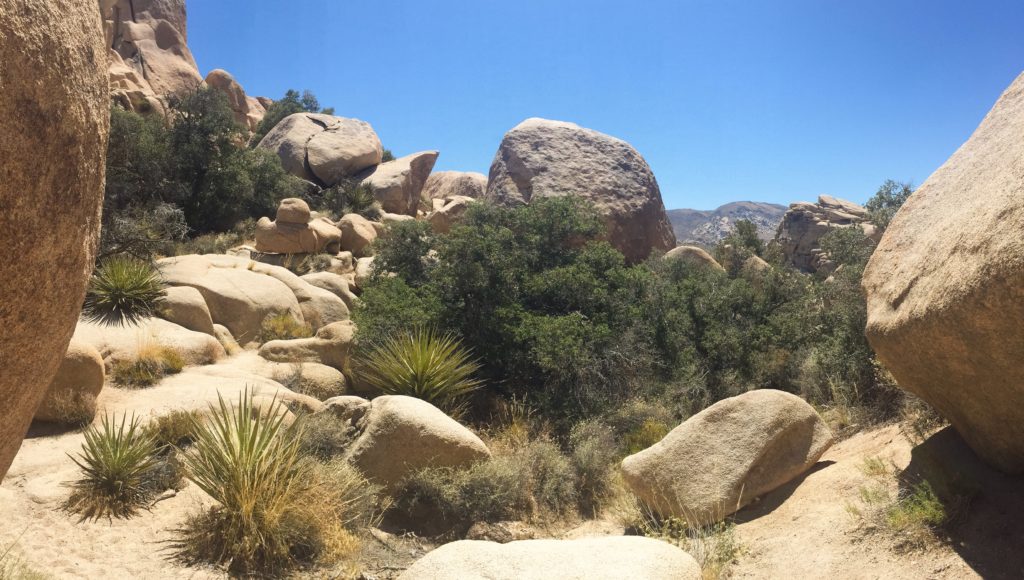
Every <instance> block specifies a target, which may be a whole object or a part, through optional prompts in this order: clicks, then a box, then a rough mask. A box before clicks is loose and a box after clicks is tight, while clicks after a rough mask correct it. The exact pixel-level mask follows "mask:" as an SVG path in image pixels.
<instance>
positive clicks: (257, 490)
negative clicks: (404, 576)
mask: <svg viewBox="0 0 1024 580" xmlns="http://www.w3.org/2000/svg"><path fill="white" fill-rule="evenodd" d="M285 416H286V415H285V409H284V407H283V405H281V404H280V403H274V404H272V405H271V406H270V407H269V408H268V409H267V410H266V412H258V411H257V410H256V409H254V407H253V403H252V398H251V396H250V395H249V394H248V393H243V394H242V395H240V397H239V401H238V404H237V405H236V406H235V407H234V408H232V406H231V405H229V404H228V403H227V402H225V401H224V400H223V399H220V402H219V406H218V407H217V408H211V410H210V418H209V420H208V421H207V422H206V423H204V424H196V426H195V432H196V442H195V444H194V445H193V448H192V452H190V453H189V454H187V455H186V456H185V463H186V466H187V468H188V472H189V478H190V479H191V480H192V481H193V482H194V483H195V484H196V485H197V486H198V487H199V488H200V489H202V490H203V491H204V492H206V493H207V494H209V495H210V497H212V498H213V499H214V500H215V501H216V502H217V504H218V505H217V506H216V507H214V508H212V509H211V510H209V511H208V512H205V513H203V514H200V515H198V516H196V517H193V518H191V519H189V520H188V522H187V523H186V524H185V527H184V528H183V529H182V530H181V531H180V537H179V539H178V542H177V547H178V549H179V553H180V554H181V555H182V557H184V558H186V559H188V560H190V561H196V562H208V563H214V564H224V565H227V567H228V569H229V570H230V571H231V572H232V573H234V574H241V575H253V574H271V575H280V574H283V573H285V572H286V571H287V570H289V569H291V568H293V567H295V566H297V565H299V564H301V563H305V562H319V563H337V562H339V561H343V560H345V559H347V558H349V557H351V555H352V554H353V553H354V551H355V550H356V549H357V547H358V541H357V540H356V539H355V537H354V536H353V535H352V534H351V533H350V532H349V531H348V530H347V529H346V527H345V525H346V522H347V521H348V520H347V517H348V516H346V514H345V510H346V508H347V506H348V504H347V502H346V499H345V498H346V496H348V494H350V493H351V491H352V490H351V489H348V488H346V489H341V488H339V487H338V483H339V481H340V480H339V478H337V477H334V476H333V475H332V474H331V473H330V472H329V471H328V470H326V468H324V467H323V466H321V465H320V464H317V463H315V462H311V461H309V460H306V459H303V458H302V456H301V453H300V449H301V423H300V422H295V423H292V424H291V425H286V424H285Z"/></svg>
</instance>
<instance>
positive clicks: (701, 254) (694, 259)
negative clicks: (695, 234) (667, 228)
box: [664, 246, 725, 272]
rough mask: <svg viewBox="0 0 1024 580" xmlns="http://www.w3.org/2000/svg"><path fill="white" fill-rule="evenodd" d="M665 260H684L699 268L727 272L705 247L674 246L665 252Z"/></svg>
mask: <svg viewBox="0 0 1024 580" xmlns="http://www.w3.org/2000/svg"><path fill="white" fill-rule="evenodd" d="M664 259H665V260H682V261H684V262H686V263H687V264H690V265H691V266H695V267H697V268H709V269H711V270H717V271H719V272H725V268H723V267H722V265H721V264H719V263H718V261H717V260H715V259H714V258H712V257H711V254H709V253H707V251H705V250H704V249H703V248H698V247H697V246H679V247H676V248H672V249H671V250H669V251H668V252H666V253H665V256H664Z"/></svg>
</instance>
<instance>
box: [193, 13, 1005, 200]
mask: <svg viewBox="0 0 1024 580" xmlns="http://www.w3.org/2000/svg"><path fill="white" fill-rule="evenodd" d="M188 9H189V44H190V46H191V47H192V50H193V52H194V53H195V56H196V60H197V61H198V63H199V67H200V69H201V72H202V73H203V74H204V75H205V74H206V73H207V72H209V71H210V70H212V69H214V68H224V69H226V70H228V71H230V72H231V73H232V74H234V75H235V77H236V78H237V79H238V80H239V82H241V83H242V85H243V86H244V87H245V88H246V90H247V92H248V93H249V94H251V95H265V96H270V97H273V98H279V97H280V96H281V95H282V94H283V93H284V91H285V90H286V89H288V88H296V89H311V90H313V91H314V92H315V93H316V94H317V96H318V97H319V98H320V101H321V103H322V104H324V105H325V106H334V107H336V109H337V114H339V115H342V116H348V117H357V118H360V119H363V120H366V121H369V122H370V123H371V124H372V125H373V126H374V128H375V129H376V130H377V133H378V134H379V135H380V136H381V139H382V140H383V141H384V144H385V146H386V147H388V148H390V149H392V150H393V151H394V152H395V154H396V155H402V154H406V153H412V152H414V151H420V150H424V149H438V150H440V151H441V157H440V159H439V160H438V164H437V169H438V170H442V169H455V170H467V171H479V172H482V173H485V174H486V173H487V170H488V167H489V166H490V162H491V159H492V158H493V156H494V152H495V150H496V149H497V146H498V143H499V141H500V140H501V136H502V135H503V134H504V133H505V131H507V130H508V129H510V128H512V127H513V126H515V125H516V124H517V123H519V122H520V121H522V120H523V119H525V118H527V117H535V116H536V117H546V118H551V119H560V120H566V121H573V122H575V123H579V124H580V125H583V126H585V127H590V128H592V129H596V130H599V131H602V132H605V133H608V134H611V135H614V136H616V137H620V138H622V139H625V140H627V141H629V142H630V143H632V144H633V146H634V147H636V148H637V149H638V150H639V151H640V152H641V153H642V154H643V155H644V157H645V158H646V159H647V161H648V162H649V163H650V164H651V167H652V168H653V169H654V173H655V175H656V176H657V178H658V182H659V183H660V185H661V190H662V194H663V196H664V198H665V204H666V206H668V207H669V208H676V207H694V208H699V209H709V208H713V207H716V206H718V205H720V204H722V203H726V202H729V201H736V200H747V199H750V200H757V201H771V202H776V203H790V202H793V201H798V200H813V199H814V197H815V196H817V195H818V194H819V193H831V194H834V195H838V196H841V197H845V198H848V199H852V200H855V201H860V202H862V201H864V200H865V199H866V198H867V197H869V196H870V195H871V194H872V193H873V192H874V190H875V189H876V188H877V186H878V185H879V184H880V183H881V182H882V181H883V180H885V179H886V178H893V179H899V180H912V181H914V182H915V183H917V184H920V183H921V182H922V181H924V179H925V178H926V177H928V175H929V174H930V173H931V172H932V171H934V170H935V169H936V168H937V167H938V166H939V165H940V164H941V163H942V162H943V161H944V160H945V159H946V158H947V157H948V156H949V155H950V154H951V153H952V152H953V151H954V150H955V149H956V148H957V147H958V146H959V145H960V144H961V143H962V142H963V141H964V140H965V139H966V138H967V137H968V136H969V135H970V133H971V131H973V129H974V128H975V126H977V124H978V122H979V121H980V120H981V118H982V117H983V116H984V114H985V113H986V112H987V111H988V109H989V108H990V107H991V105H992V104H993V103H994V102H995V100H996V98H997V97H998V96H999V94H1000V93H1001V92H1002V90H1003V89H1004V88H1006V86H1008V85H1009V84H1010V82H1011V81H1012V80H1013V79H1014V78H1015V77H1016V76H1017V75H1018V74H1019V73H1020V72H1021V71H1024V32H1022V31H1024V1H1022V0H1001V1H985V0H970V1H968V0H917V1H910V0H847V1H833V0H773V1H762V0H665V1H662V0H658V1H629V2H627V1H621V0H620V1H616V2H612V1H608V0H515V1H512V2H509V1H503V2H496V1H492V0H463V1H452V0H431V1H428V2H424V1H423V0H418V1H415V2H413V1H409V0H391V1H388V2H367V1H361V2H353V1H350V0H307V1H286V0H191V1H190V2H189V4H188Z"/></svg>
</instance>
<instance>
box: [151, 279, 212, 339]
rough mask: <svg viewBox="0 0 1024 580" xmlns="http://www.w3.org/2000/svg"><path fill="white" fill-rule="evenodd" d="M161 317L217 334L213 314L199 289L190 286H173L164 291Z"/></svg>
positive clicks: (196, 329)
mask: <svg viewBox="0 0 1024 580" xmlns="http://www.w3.org/2000/svg"><path fill="white" fill-rule="evenodd" d="M158 315H159V316H160V318H163V319H164V320H167V321H168V322H173V323H174V324H177V325H178V326H182V327H184V328H187V329H189V330H194V331H196V332H202V333H203V334H209V335H210V336H215V332H214V329H213V316H211V315H210V308H209V307H208V306H207V305H206V299H205V298H203V295H202V293H201V292H199V290H196V289H195V288H192V287H189V286H171V287H169V288H167V289H166V290H165V291H164V299H163V301H162V302H161V303H160V310H159V313H158Z"/></svg>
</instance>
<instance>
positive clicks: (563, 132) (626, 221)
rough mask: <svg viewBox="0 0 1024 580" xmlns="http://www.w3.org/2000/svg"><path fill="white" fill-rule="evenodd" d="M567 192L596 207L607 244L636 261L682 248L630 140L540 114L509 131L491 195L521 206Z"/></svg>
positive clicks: (496, 162)
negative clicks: (679, 246) (661, 252)
mask: <svg viewBox="0 0 1024 580" xmlns="http://www.w3.org/2000/svg"><path fill="white" fill-rule="evenodd" d="M564 195H577V196H579V197H581V198H583V199H585V200H588V201H589V202H591V203H593V204H594V206H595V207H596V208H597V210H598V211H599V212H600V213H601V215H602V216H603V217H604V219H605V224H606V226H607V232H606V235H607V237H608V241H609V242H610V243H611V244H612V245H613V246H615V247H616V248H618V250H619V251H621V252H622V253H623V254H624V255H625V256H626V259H627V260H629V261H630V262H637V261H640V260H643V259H644V258H646V257H647V256H648V255H649V254H650V253H651V251H652V250H661V251H665V252H667V251H668V250H670V249H672V248H673V247H675V245H676V238H675V234H674V233H673V232H672V226H671V225H670V224H669V221H668V216H667V214H666V213H665V205H664V203H662V200H661V190H660V189H659V188H658V182H657V180H655V178H654V174H653V173H652V172H651V168H650V167H649V166H648V165H647V162H646V161H644V159H643V157H641V156H640V154H639V153H637V151H636V150H635V149H633V147H632V146H630V145H629V143H626V142H625V141H622V140H621V139H616V138H614V137H610V136H608V135H604V134H602V133H598V132H597V131H592V130H590V129H584V128H583V127H580V126H578V125H575V124H573V123H565V122H561V121H549V120H546V119H536V118H534V119H527V120H526V121H523V122H522V123H520V124H519V125H517V126H516V127H515V128H513V129H512V130H511V131H509V132H508V133H506V134H505V137H504V139H502V141H501V146H500V147H499V148H498V153H497V154H496V155H495V157H494V161H493V162H492V163H491V171H490V175H489V177H488V182H487V199H489V200H492V201H495V202H497V203H502V204H512V205H514V204H528V203H530V202H531V201H532V200H534V199H540V198H544V197H559V196H564Z"/></svg>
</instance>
